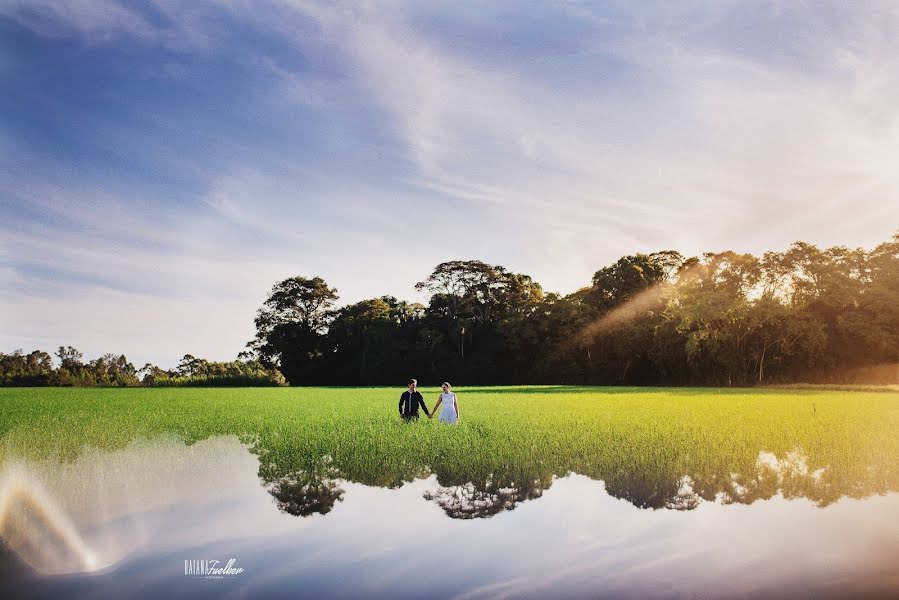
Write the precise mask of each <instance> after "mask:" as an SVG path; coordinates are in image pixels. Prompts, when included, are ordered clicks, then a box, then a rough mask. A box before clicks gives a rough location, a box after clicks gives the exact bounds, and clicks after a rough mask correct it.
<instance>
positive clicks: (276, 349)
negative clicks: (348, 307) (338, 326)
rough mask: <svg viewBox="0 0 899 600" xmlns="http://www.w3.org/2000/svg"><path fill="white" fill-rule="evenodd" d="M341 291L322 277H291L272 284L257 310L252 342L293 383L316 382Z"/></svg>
mask: <svg viewBox="0 0 899 600" xmlns="http://www.w3.org/2000/svg"><path fill="white" fill-rule="evenodd" d="M337 299H338V295H337V290H336V289H334V288H331V287H329V286H328V284H327V283H325V280H324V279H322V278H321V277H313V278H306V277H291V278H289V279H285V280H283V281H280V282H278V283H276V284H275V285H274V287H272V290H271V292H270V293H269V295H268V298H266V300H265V302H264V303H263V305H262V308H260V309H259V311H258V312H257V313H256V319H255V324H256V338H255V339H254V340H253V341H252V342H250V344H248V345H249V346H250V347H251V348H253V349H254V350H255V351H256V352H257V354H258V356H259V358H260V360H261V361H262V362H263V363H264V364H266V365H267V366H271V367H277V368H279V369H280V370H281V372H282V373H284V376H285V377H286V378H287V380H288V381H289V382H290V383H291V384H293V385H298V384H309V383H316V382H318V381H319V380H320V379H321V376H322V375H323V373H321V372H319V371H317V370H316V369H315V365H316V363H319V364H320V363H321V359H322V357H323V355H324V352H325V342H326V339H325V333H326V332H327V327H328V323H329V321H330V319H331V317H332V312H331V309H332V307H333V306H334V303H335V302H336V301H337Z"/></svg>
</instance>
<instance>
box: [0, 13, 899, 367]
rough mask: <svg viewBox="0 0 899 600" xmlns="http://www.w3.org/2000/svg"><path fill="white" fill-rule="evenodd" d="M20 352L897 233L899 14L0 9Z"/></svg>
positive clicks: (198, 337)
mask: <svg viewBox="0 0 899 600" xmlns="http://www.w3.org/2000/svg"><path fill="white" fill-rule="evenodd" d="M0 82H2V90H3V93H2V94H0V216H2V224H0V281H2V288H0V290H2V291H0V319H2V321H0V349H2V350H3V351H11V350H12V349H14V348H23V349H25V350H26V351H29V350H31V349H33V348H42V349H46V350H52V349H54V348H55V347H56V346H58V345H60V344H72V345H75V346H76V347H79V348H80V349H81V350H82V351H84V352H85V354H86V355H88V357H93V356H96V355H97V354H99V353H101V352H106V351H115V352H124V353H125V354H126V355H127V356H128V357H129V358H130V359H132V360H133V361H134V362H135V363H138V364H139V365H141V364H143V363H144V362H146V361H153V362H157V363H159V364H161V365H162V366H171V365H174V364H175V363H176V362H177V360H178V358H179V357H180V356H181V355H183V354H184V353H188V352H189V353H192V354H195V355H201V356H206V357H208V358H212V359H231V358H233V357H234V356H235V355H236V354H237V352H239V351H240V350H241V349H242V348H243V345H244V343H245V342H246V341H247V340H249V339H250V338H251V337H252V334H253V329H252V318H253V315H254V312H255V310H256V309H257V308H258V307H259V306H260V304H261V302H262V301H263V299H264V298H265V296H266V292H267V291H268V290H269V289H270V287H271V285H272V284H273V283H274V282H275V281H277V280H279V279H282V278H285V277H288V276H292V275H306V276H312V275H321V276H322V277H324V278H325V279H326V280H327V281H328V282H329V283H330V284H331V285H333V286H335V287H337V289H338V291H339V293H340V295H341V303H348V302H352V301H356V300H360V299H363V298H369V297H374V296H379V295H381V294H385V293H389V294H393V295H395V296H398V297H400V298H404V299H408V300H413V301H423V300H424V298H423V297H422V296H421V295H420V294H419V293H418V292H416V291H415V289H414V284H415V282H417V281H419V280H422V279H424V278H425V277H426V276H427V275H428V274H429V273H430V271H431V270H432V268H433V267H434V266H435V265H436V264H438V263H439V262H441V261H444V260H450V259H457V258H458V259H467V258H478V259H482V260H485V261H488V262H492V263H495V264H502V265H504V266H506V267H507V268H510V269H513V270H515V271H519V272H524V273H527V274H530V275H531V276H533V277H534V278H535V279H536V280H537V281H539V282H540V283H541V284H542V285H543V286H544V288H545V289H548V290H552V291H560V292H571V291H574V290H575V289H577V288H578V287H581V286H583V285H586V284H588V283H589V281H590V277H591V275H592V274H593V272H594V271H595V270H597V269H598V268H599V267H601V266H604V265H606V264H609V263H610V262H612V261H614V260H616V259H617V258H618V257H620V256H622V255H624V254H628V253H633V252H637V251H654V250H659V249H677V250H680V251H682V252H684V253H700V252H703V251H706V250H726V249H732V250H737V251H749V252H761V251H764V250H769V249H783V248H786V247H787V246H788V245H789V244H790V243H791V242H793V241H795V240H798V239H802V240H806V241H810V242H814V243H818V244H821V245H849V246H865V247H871V246H873V245H874V244H876V243H878V242H881V241H885V240H886V239H888V238H889V237H890V236H891V235H892V234H893V233H894V232H895V231H896V230H897V228H899V169H897V168H896V157H897V156H899V102H897V98H899V7H897V5H896V4H895V2H891V1H885V2H867V3H845V2H814V3H807V2H799V1H789V2H775V1H770V2H731V1H727V0H720V1H713V2H688V1H685V2H676V3H671V2H652V1H649V2H611V1H610V2H595V3H590V2H545V3H538V2H530V3H517V2H516V3H512V2H509V3H506V2H489V3H482V4H477V3H463V2H420V3H407V2H383V3H367V2H353V3H339V2H338V3H335V2H321V3H317V2H294V1H289V0H282V1H265V2H218V1H205V0H198V1H194V2H170V1H168V0H157V1H153V2H126V1H121V2H119V1H116V0H80V1H75V0H34V1H31V2H22V1H16V0H0Z"/></svg>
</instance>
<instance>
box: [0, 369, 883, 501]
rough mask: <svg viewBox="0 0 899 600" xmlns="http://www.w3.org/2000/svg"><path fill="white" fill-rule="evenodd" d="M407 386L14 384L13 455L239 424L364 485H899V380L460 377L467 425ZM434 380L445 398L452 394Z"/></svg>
mask: <svg viewBox="0 0 899 600" xmlns="http://www.w3.org/2000/svg"><path fill="white" fill-rule="evenodd" d="M402 391H403V389H402V388H243V389H111V388H8V389H0V436H2V439H3V443H2V446H0V451H2V456H3V458H10V457H23V458H28V459H40V460H71V459H73V458H74V457H76V456H78V455H79V454H80V453H81V452H82V451H83V449H84V448H85V447H97V448H100V449H106V450H114V449H118V448H123V447H124V446H126V445H127V444H128V443H129V442H130V441H131V440H133V439H134V438H136V437H153V436H156V435H159V434H162V433H172V432H173V433H175V434H176V435H177V436H179V437H181V438H182V439H184V440H185V441H187V442H189V443H190V442H194V441H197V440H201V439H205V438H207V437H209V436H212V435H218V434H231V433H233V434H237V435H238V436H240V437H241V439H242V440H244V441H245V442H247V443H248V444H250V445H251V447H252V448H253V451H254V452H256V453H257V454H258V455H259V456H260V460H261V466H260V477H262V479H263V480H264V481H265V482H269V483H271V482H278V481H281V480H284V478H285V477H291V476H292V477H293V478H294V479H297V478H302V477H306V478H307V479H308V478H310V477H311V478H312V479H316V478H318V479H325V478H328V477H333V476H334V473H335V471H334V469H336V472H337V473H339V476H340V477H342V478H345V479H349V480H352V481H359V482H362V483H367V484H370V485H382V486H397V485H400V484H401V483H402V482H403V481H408V480H410V479H412V478H414V477H417V476H421V475H426V474H428V473H436V474H437V476H438V480H439V482H440V483H441V484H442V485H444V486H455V485H462V484H465V483H467V482H475V486H476V487H478V488H479V489H483V490H491V489H497V488H499V487H510V486H511V487H514V488H516V489H519V490H520V492H521V493H522V494H533V493H535V490H536V494H537V495H539V492H540V491H541V490H542V489H543V488H545V487H546V486H547V485H549V483H550V482H551V479H552V476H553V475H564V474H566V473H569V472H572V471H574V472H577V473H581V474H584V475H587V476H590V477H593V478H594V479H602V480H604V481H605V482H606V487H607V489H608V490H609V491H610V492H611V493H613V494H615V495H617V496H619V497H624V498H627V499H629V500H631V501H632V502H634V503H635V504H638V505H640V506H647V507H659V506H664V505H666V503H668V502H670V501H671V499H672V498H673V497H675V496H676V495H677V491H678V487H679V482H680V481H681V478H682V476H684V475H688V476H689V477H690V478H692V480H693V486H692V487H693V489H694V490H695V491H696V492H697V493H698V494H699V495H700V496H701V497H703V498H707V499H712V498H714V497H715V496H716V494H726V497H727V498H729V499H730V500H731V501H740V502H751V501H753V500H754V499H756V498H763V497H769V496H770V495H772V494H773V493H776V491H777V490H778V489H780V490H781V491H782V492H783V493H784V494H785V495H787V496H791V495H792V496H805V497H809V498H812V499H813V500H814V501H816V502H818V503H819V504H822V505H823V504H827V503H829V502H832V501H834V500H836V499H838V498H840V497H842V496H852V497H864V496H867V495H870V494H877V493H885V492H888V491H895V490H899V393H896V392H887V393H882V392H856V391H833V390H782V389H757V390H748V389H736V390H735V389H679V388H658V389H655V388H589V387H562V386H527V387H497V388H491V387H479V388H458V389H456V390H455V391H456V392H457V394H458V397H459V405H460V412H461V421H460V423H459V425H458V426H455V427H453V426H447V425H441V424H439V423H437V422H436V420H435V421H428V420H427V419H422V420H421V421H419V422H418V423H414V424H404V423H402V422H401V421H400V420H399V418H398V415H397V403H398V400H399V395H400V393H401V392H402ZM422 391H423V393H424V395H425V399H426V402H427V404H428V405H429V406H433V404H434V402H435V400H436V397H437V393H438V392H439V390H437V389H436V388H434V389H424V390H422ZM760 452H768V453H773V455H774V456H775V457H776V458H777V459H778V460H780V461H781V462H780V463H779V465H778V466H777V468H775V469H769V468H766V467H765V466H764V461H762V462H759V456H760ZM791 452H797V453H798V454H795V455H790V453H791ZM323 457H324V459H323ZM805 467H807V468H808V470H807V471H804V470H803V469H804V468H805ZM818 469H824V471H823V473H822V474H820V475H819V476H813V472H814V471H816V470H818ZM298 474H299V475H298ZM301 476H302V477H301Z"/></svg>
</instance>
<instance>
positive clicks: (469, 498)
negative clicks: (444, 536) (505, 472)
mask: <svg viewBox="0 0 899 600" xmlns="http://www.w3.org/2000/svg"><path fill="white" fill-rule="evenodd" d="M550 485H552V475H551V474H543V475H536V476H535V475H531V476H527V475H525V476H524V477H523V478H518V480H517V481H515V480H514V479H513V478H511V477H509V476H505V477H503V476H496V475H495V474H491V475H489V476H488V477H487V478H486V479H483V480H480V481H478V482H477V483H475V482H471V481H469V482H467V483H464V484H461V485H450V486H442V485H440V486H438V487H437V488H436V489H433V490H428V491H427V492H425V494H424V497H425V499H426V500H430V501H432V502H435V503H436V504H437V505H438V506H440V508H442V509H443V511H444V512H445V513H446V514H447V516H448V517H450V518H452V519H484V518H487V517H492V516H494V515H496V514H498V513H501V512H504V511H507V510H512V509H514V508H515V507H516V506H517V505H518V504H520V503H522V502H525V501H526V500H533V499H535V498H539V497H540V496H542V495H543V491H544V490H546V489H548V488H549V486H550Z"/></svg>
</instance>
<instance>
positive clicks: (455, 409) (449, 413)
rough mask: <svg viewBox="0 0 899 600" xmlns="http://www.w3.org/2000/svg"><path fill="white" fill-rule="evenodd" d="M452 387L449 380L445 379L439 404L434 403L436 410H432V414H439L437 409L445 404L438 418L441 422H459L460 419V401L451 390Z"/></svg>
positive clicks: (438, 400)
mask: <svg viewBox="0 0 899 600" xmlns="http://www.w3.org/2000/svg"><path fill="white" fill-rule="evenodd" d="M450 388H452V386H451V385H450V384H449V382H447V381H444V382H443V393H442V394H440V398H438V399H437V404H435V405H434V410H432V411H431V415H435V414H437V409H438V408H440V405H441V404H443V410H441V411H440V417H438V419H437V420H438V421H440V422H441V423H457V422H458V421H459V402H458V401H457V400H456V395H455V394H454V393H452V392H451V391H450Z"/></svg>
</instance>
